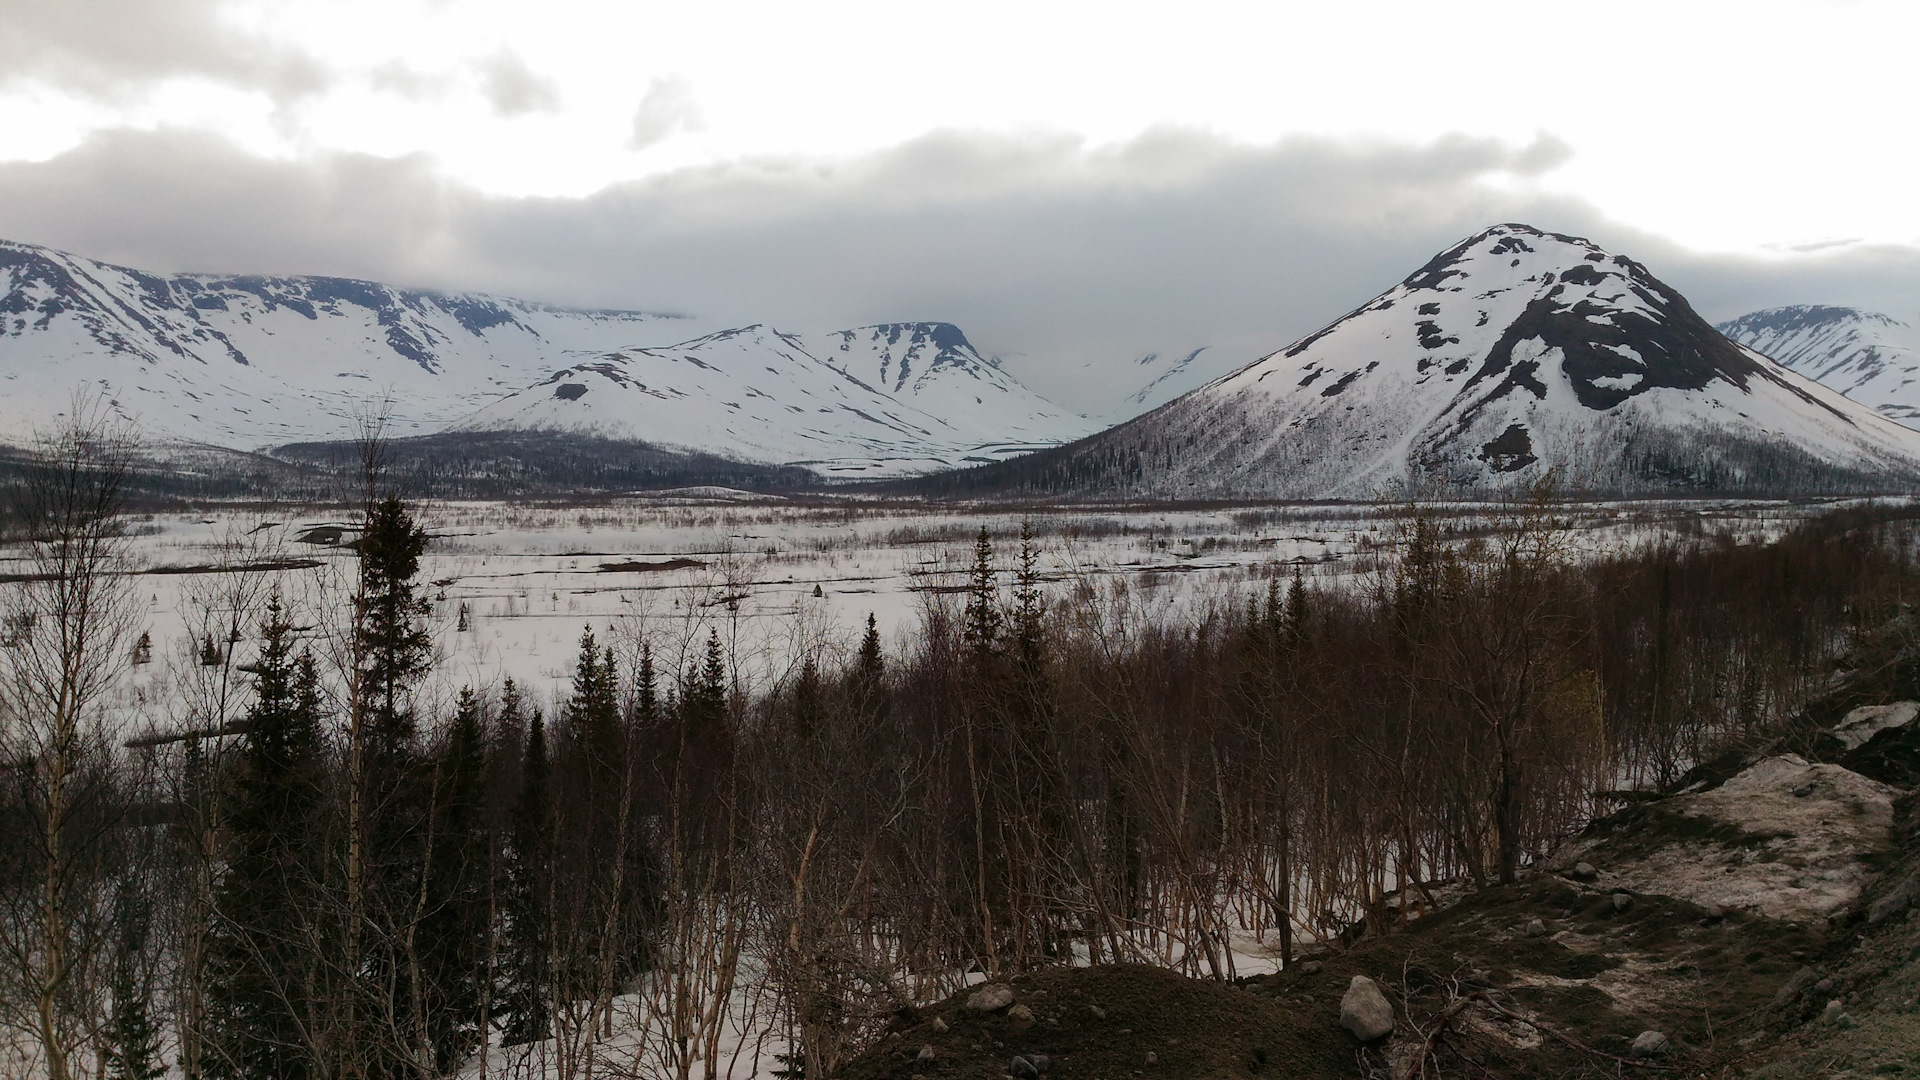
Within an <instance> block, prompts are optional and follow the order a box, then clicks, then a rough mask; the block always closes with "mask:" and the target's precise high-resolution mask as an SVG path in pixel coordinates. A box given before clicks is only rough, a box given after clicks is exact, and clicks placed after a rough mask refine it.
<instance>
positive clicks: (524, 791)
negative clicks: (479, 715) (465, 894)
mask: <svg viewBox="0 0 1920 1080" xmlns="http://www.w3.org/2000/svg"><path fill="white" fill-rule="evenodd" d="M516 704H517V701H516ZM547 779H548V761H547V735H546V725H545V723H544V722H543V721H542V719H541V716H540V710H538V709H535V710H534V711H533V715H532V716H531V717H530V718H529V719H528V720H527V748H526V752H525V754H524V755H523V756H522V758H521V763H520V793H519V798H518V799H517V800H516V801H515V804H514V808H513V836H512V850H511V852H510V855H509V859H508V882H507V885H508V888H507V905H506V907H507V924H506V928H505V935H504V936H505V938H506V942H505V948H504V949H503V950H502V957H501V967H502V969H503V974H504V980H503V981H504V982H505V984H506V985H505V986H504V988H503V990H504V993H503V995H502V1006H503V1011H504V1012H505V1013H506V1023H505V1032H504V1040H503V1041H504V1042H505V1043H506V1044H507V1045H509V1046H517V1045H519V1044H521V1043H528V1042H534V1041H537V1040H539V1039H544V1038H546V1037H547V1036H548V1035H550V1034H551V1033H552V1014H551V1011H550V1009H549V1006H548V995H549V993H550V990H551V984H552V975H551V965H550V964H549V963H548V949H549V947H550V945H551V934H552V927H553V920H552V914H551V910H550V905H549V900H550V898H551V894H550V892H549V886H550V884H551V881H552V878H551V875H552V871H553V854H552V852H553V819H552V813H553V811H552V807H551V804H550V803H549V793H548V790H547Z"/></svg>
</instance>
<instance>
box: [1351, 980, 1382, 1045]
mask: <svg viewBox="0 0 1920 1080" xmlns="http://www.w3.org/2000/svg"><path fill="white" fill-rule="evenodd" d="M1340 1026H1341V1027H1343V1028H1346V1029H1347V1030H1348V1031H1351V1032H1353V1037H1354V1038H1356V1039H1359V1040H1360V1041H1361V1042H1372V1041H1374V1040H1375V1039H1383V1038H1385V1037H1387V1036H1388V1035H1391V1034H1393V1005H1392V1003H1390V1002H1388V1001H1387V995H1385V994H1383V993H1381V992H1380V985H1379V984H1378V983H1376V982H1374V981H1373V980H1372V979H1369V978H1367V977H1366V976H1365V975H1355V976H1354V977H1353V981H1352V982H1350V983H1348V984H1347V992H1346V995H1345V996H1344V997H1342V998H1341V999H1340Z"/></svg>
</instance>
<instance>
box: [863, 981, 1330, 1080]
mask: <svg viewBox="0 0 1920 1080" xmlns="http://www.w3.org/2000/svg"><path fill="white" fill-rule="evenodd" d="M1008 983H1009V985H1011V986H1012V987H1013V991H1014V996H1015V999H1016V1002H1015V1003H1016V1005H1024V1006H1025V1007H1026V1008H1027V1009H1030V1010H1031V1011H1032V1013H1033V1022H1032V1024H1031V1026H1028V1027H1024V1028H1023V1027H1022V1026H1021V1024H1020V1022H1019V1021H1018V1020H1017V1019H1016V1017H1015V1016H1012V1015H1009V1014H1010V1013H1011V1012H1013V1009H1011V1008H1009V1009H1001V1010H998V1011H995V1012H979V1011H975V1010H971V1009H968V1008H966V1007H965V1002H966V1000H967V997H968V995H969V994H970V993H971V991H966V992H962V993H960V994H958V995H955V996H954V997H952V998H949V999H947V1000H946V1001H943V1002H940V1003H939V1004H937V1005H932V1006H929V1007H927V1008H925V1009H922V1010H921V1011H920V1013H919V1015H918V1016H917V1017H915V1018H914V1019H912V1020H909V1021H903V1022H901V1023H898V1024H896V1029H895V1031H894V1033H893V1034H890V1035H889V1036H887V1037H886V1038H885V1039H884V1040H883V1041H882V1042H881V1044H880V1045H879V1046H877V1047H875V1048H874V1049H873V1050H871V1051H869V1052H868V1053H866V1054H864V1055H862V1056H861V1057H860V1058H858V1059H856V1060H855V1061H854V1062H853V1063H852V1064H850V1065H849V1066H848V1067H847V1068H845V1069H843V1070H842V1075H843V1076H844V1077H846V1078H847V1080H881V1078H899V1080H906V1078H908V1077H914V1076H919V1077H925V1078H926V1080H945V1078H950V1077H951V1078H959V1077H981V1078H989V1077H999V1076H1004V1075H1006V1073H1007V1069H1008V1064H1009V1062H1011V1061H1012V1059H1013V1057H1014V1056H1015V1055H1032V1054H1044V1055H1047V1056H1048V1057H1049V1058H1050V1059H1051V1063H1050V1068H1049V1069H1048V1071H1047V1074H1046V1075H1047V1077H1049V1078H1057V1080H1117V1078H1126V1077H1135V1076H1139V1077H1156V1076H1158V1077H1169V1076H1206V1077H1254V1076H1266V1077H1307V1076H1348V1075H1352V1072H1353V1068H1354V1051H1355V1050H1356V1049H1357V1048H1358V1044H1356V1043H1355V1042H1354V1041H1353V1038H1352V1037H1351V1036H1349V1035H1348V1034H1347V1033H1346V1032H1345V1031H1344V1030H1342V1029H1341V1028H1339V1027H1338V1026H1336V1025H1334V1024H1330V1023H1323V1022H1322V1021H1323V1020H1324V1017H1325V1015H1332V1014H1337V1013H1338V1012H1339V1009H1340V1003H1339V991H1338V990H1333V989H1332V986H1331V984H1330V983H1329V984H1327V986H1326V988H1323V989H1322V990H1321V991H1320V993H1321V995H1322V996H1323V997H1325V1000H1323V1001H1321V1002H1320V1003H1319V1004H1320V1006H1321V1008H1319V1009H1318V1010H1315V1011H1313V1012H1312V1014H1311V1018H1310V1019H1309V1017H1308V1014H1306V1013H1305V1012H1304V1011H1303V1010H1300V1009H1299V1008H1297V1007H1296V1006H1295V1004H1294V1003H1293V1002H1284V1003H1283V1002H1281V1001H1278V1000H1276V999H1275V998H1274V997H1273V996H1271V995H1269V994H1265V993H1258V992H1254V991H1252V990H1250V989H1249V988H1247V987H1243V986H1234V985H1229V984H1226V983H1219V982H1210V981H1206V980H1200V979H1188V978H1183V977H1181V976H1179V975H1176V974H1174V973H1173V972H1170V971H1165V970H1162V969H1159V968H1151V967H1143V966H1136V965H1113V966H1104V967H1095V968H1054V969H1049V970H1045V971H1037V972H1033V973H1031V974H1027V975H1018V976H1015V977H1013V978H1012V979H1010V980H1008ZM1344 988H1345V983H1344V982H1343V983H1342V984H1341V987H1340V989H1344ZM1329 993H1330V995H1331V996H1328V994H1329ZM1329 1010H1330V1012H1329ZM936 1020H938V1021H939V1024H936V1023H935V1021H936ZM940 1025H945V1027H946V1028H947V1030H946V1031H944V1032H942V1031H940V1030H938V1028H939V1026H940ZM923 1046H931V1047H932V1048H933V1051H934V1056H933V1057H932V1058H931V1059H930V1060H923V1059H921V1058H920V1056H919V1055H920V1051H921V1048H922V1047H923Z"/></svg>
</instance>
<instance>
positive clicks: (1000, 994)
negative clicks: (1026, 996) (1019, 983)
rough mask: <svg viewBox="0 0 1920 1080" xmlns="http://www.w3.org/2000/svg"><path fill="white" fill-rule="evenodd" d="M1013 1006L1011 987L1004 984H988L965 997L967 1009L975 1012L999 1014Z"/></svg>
mask: <svg viewBox="0 0 1920 1080" xmlns="http://www.w3.org/2000/svg"><path fill="white" fill-rule="evenodd" d="M1011 1004H1013V987H1011V986H1008V985H1007V984H1006V983H988V984H987V985H985V986H983V987H981V988H980V989H978V990H975V991H974V992H973V993H972V994H970V995H968V997H967V1008H969V1009H972V1010H973V1011H975V1012H999V1011H1000V1010H1001V1009H1004V1008H1006V1007H1007V1006H1009V1005H1011Z"/></svg>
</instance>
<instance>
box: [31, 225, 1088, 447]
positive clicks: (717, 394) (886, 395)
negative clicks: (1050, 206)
mask: <svg viewBox="0 0 1920 1080" xmlns="http://www.w3.org/2000/svg"><path fill="white" fill-rule="evenodd" d="M694 332H697V331H695V329H694V327H693V326H692V324H691V320H688V319H685V318H680V317H674V316H664V315H656V314H650V313H647V312H637V311H594V310H574V309H567V308H559V307H553V306H548V305H542V304H533V303H527V302H525V301H520V300H513V299H509V298H505V297H498V296H489V295H483V294H441V293H433V292H425V291H419V290H405V289H396V288H393V287H391V286H387V285H382V284H379V283H377V282H369V281H357V280H351V279H344V278H326V277H285V278H281V277H220V276H216V275H206V274H182V275H172V276H161V275H156V274H148V273H143V272H141V271H138V270H131V269H127V268H125V267H119V266H113V265H110V264H106V263H101V262H97V261H95V260H91V259H85V258H81V257H78V256H74V255H69V254H66V253H64V252H59V251H55V250H52V249H50V248H44V247H39V246H35V245H31V244H19V243H10V242H5V241H0V442H6V441H8V439H9V436H10V435H12V436H14V437H15V441H17V437H18V436H24V435H25V434H26V433H27V432H29V431H31V430H32V429H33V428H34V427H35V426H37V425H39V424H41V423H44V421H45V420H46V419H47V418H49V417H52V416H54V415H56V414H58V413H60V412H61V411H63V410H64V409H65V408H66V406H67V404H68V402H69V400H70V398H71V395H72V393H73V391H74V389H75V388H76V387H78V386H82V385H85V386H88V387H92V388H96V389H98V390H100V391H101V392H103V393H104V394H105V396H106V398H107V399H108V400H109V401H110V402H111V403H112V404H113V405H114V407H115V408H117V409H118V410H119V411H121V412H122V413H124V414H126V415H128V416H129V417H133V418H136V419H138V420H139V422H140V426H141V429H142V430H143V432H145V433H146V434H147V435H149V436H151V437H156V438H160V439H173V440H181V441H186V442H195V443H205V444H211V445H215V446H224V447H231V448H256V447H262V446H270V445H277V444H282V443H288V442H295V441H302V440H327V439H343V438H351V437H352V436H353V434H354V430H355V421H356V418H357V417H359V416H361V415H363V414H364V413H365V412H366V411H367V410H368V408H369V406H370V404H371V403H375V402H378V401H381V400H383V399H384V400H390V402H391V405H390V409H391V413H392V424H391V431H392V432H393V433H394V434H396V435H424V434H433V433H438V432H441V431H445V430H449V429H454V430H462V431H479V430H489V429H493V430H527V429H533V428H539V429H552V430H560V431H576V432H582V433H587V432H592V433H598V434H602V435H607V436H611V437H617V438H628V439H639V440H644V441H648V442H657V443H661V444H663V445H671V446H672V447H673V448H675V449H681V450H692V451H701V452H705V453H708V454H713V455H718V456H720V457H725V458H732V459H736V460H745V461H753V462H764V463H787V462H792V461H806V462H815V463H825V462H832V463H833V465H832V466H831V467H829V466H827V465H824V464H823V465H821V466H820V467H821V468H822V469H828V470H829V471H849V472H853V473H867V472H878V473H883V474H897V473H901V472H913V471H925V470H929V469H936V468H943V467H947V466H949V465H955V464H960V463H963V462H966V461H981V460H996V459H998V458H1000V457H1003V456H1005V455H1007V454H1011V453H1017V452H1023V451H1025V450H1029V449H1033V448H1035V447H1040V446H1051V445H1055V444H1058V443H1060V442H1064V441H1067V440H1070V439H1074V438H1078V437H1080V436H1082V435H1085V434H1087V433H1088V432H1090V431H1092V430H1095V428H1096V426H1097V425H1095V424H1094V423H1092V422H1091V421H1088V420H1086V419H1085V418H1083V417H1081V416H1078V415H1077V414H1075V413H1073V412H1071V411H1069V410H1067V409H1064V408H1062V407H1060V406H1058V405H1055V404H1054V403H1052V402H1050V401H1047V400H1045V399H1044V398H1041V397H1040V396H1038V395H1036V394H1034V393H1033V392H1032V391H1030V390H1028V389H1027V388H1026V387H1024V386H1022V385H1021V384H1020V383H1019V382H1018V381H1016V380H1015V379H1013V378H1012V377H1011V376H1010V375H1008V374H1007V373H1006V372H1004V371H1002V370H1001V369H1000V368H999V367H998V366H997V365H995V364H993V363H991V362H989V361H987V360H985V359H983V358H981V357H980V356H979V354H978V353H976V352H975V351H974V349H973V347H972V346H971V345H969V344H968V343H967V340H966V338H965V336H964V335H963V334H962V333H961V332H960V331H959V329H958V328H956V327H953V326H951V325H948V324H945V323H896V324H888V325H882V326H873V327H863V328H861V329H858V330H847V331H841V332H838V333H833V334H828V335H821V336H818V337H817V338H815V339H814V340H812V341H811V342H807V343H803V342H801V341H800V340H799V339H798V338H795V337H793V336H791V335H785V334H780V333H778V332H775V331H773V330H770V329H765V328H762V327H749V328H746V329H743V330H733V331H727V332H724V333H720V334H712V335H709V336H707V337H704V338H698V339H696V340H693V341H686V340H685V339H686V338H687V337H688V336H689V335H690V333H694ZM672 342H683V344H680V345H673V346H671V347H669V348H657V346H662V345H665V344H667V343H672ZM556 372H557V374H556ZM601 383H604V384H605V385H606V386H607V387H610V388H614V389H612V390H610V391H609V392H601V393H591V394H590V393H589V391H591V390H593V389H595V388H596V387H597V386H599V385H600V384H601ZM576 386H577V387H583V388H585V389H581V390H577V391H576V390H573V389H571V388H572V387H576ZM529 387H532V389H531V390H529V389H528V388H529ZM557 392H560V393H561V395H562V396H559V397H555V396H554V395H555V394H556V393H557ZM567 395H572V396H567ZM822 409H828V410H829V411H826V412H822V411H821V410H822ZM490 425H491V428H490Z"/></svg>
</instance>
